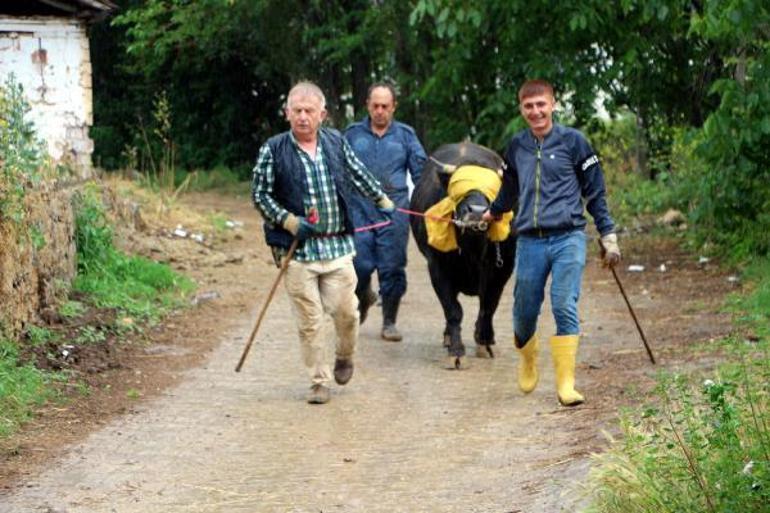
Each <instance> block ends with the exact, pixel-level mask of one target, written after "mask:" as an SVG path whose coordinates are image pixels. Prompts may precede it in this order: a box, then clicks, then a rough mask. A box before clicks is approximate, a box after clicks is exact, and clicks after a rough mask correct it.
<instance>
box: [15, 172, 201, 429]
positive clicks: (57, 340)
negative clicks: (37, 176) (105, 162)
mask: <svg viewBox="0 0 770 513" xmlns="http://www.w3.org/2000/svg"><path fill="white" fill-rule="evenodd" d="M100 198H101V194H100V191H99V189H98V187H97V186H96V185H91V186H88V187H86V188H85V189H84V190H83V191H82V192H81V193H80V195H79V197H78V198H77V201H76V205H77V209H76V230H75V235H76V246H77V264H78V273H77V276H76V278H75V281H74V283H73V286H72V294H71V297H70V299H69V300H68V301H66V302H64V303H63V304H62V305H61V306H60V308H59V311H58V312H57V315H56V317H57V319H53V320H50V323H49V325H46V326H27V328H26V329H25V331H24V333H23V334H22V337H21V338H20V339H19V340H11V339H9V338H8V337H4V338H1V339H0V437H3V436H7V435H8V434H10V433H12V432H13V431H14V430H15V429H16V428H17V427H18V426H19V425H20V424H22V423H23V422H24V421H26V420H27V419H28V418H29V417H30V416H31V415H32V412H34V410H35V408H37V407H39V406H40V405H41V404H44V403H45V402H46V401H48V400H50V399H51V398H53V397H56V396H57V395H58V393H59V391H60V390H63V389H62V388H61V387H60V386H59V385H61V384H66V385H67V386H68V387H70V388H71V389H72V390H74V391H75V392H76V393H80V394H83V393H84V390H85V384H84V381H83V377H84V376H85V375H87V374H89V373H97V372H101V371H103V370H106V369H109V368H111V367H112V366H114V365H116V363H115V361H114V360H115V347H116V346H117V345H118V344H119V343H120V342H121V340H123V339H124V338H125V336H126V335H127V334H129V333H130V332H137V331H141V330H142V329H143V326H146V325H147V324H152V323H155V322H156V321H157V320H159V319H160V318H161V317H163V316H164V315H166V314H167V313H168V312H170V311H171V310H172V309H175V308H178V307H181V306H182V305H184V304H186V303H187V301H186V298H187V296H188V295H189V293H190V292H191V291H192V290H193V288H194V284H193V283H192V282H191V281H190V280H189V279H187V278H185V277H183V276H181V275H179V274H177V273H175V272H174V271H172V270H171V269H170V268H169V267H168V266H167V265H164V264H159V263H156V262H153V261H151V260H148V259H146V258H142V257H137V256H130V255H126V254H124V253H122V252H120V251H118V250H117V249H116V248H115V246H114V245H113V227H112V226H111V225H110V223H109V221H108V219H107V216H106V213H105V210H104V207H103V206H102V204H101V199H100Z"/></svg>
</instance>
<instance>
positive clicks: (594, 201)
mask: <svg viewBox="0 0 770 513" xmlns="http://www.w3.org/2000/svg"><path fill="white" fill-rule="evenodd" d="M555 104H556V102H555V99H554V94H553V87H552V86H551V84H549V83H548V82H546V81H544V80H530V81H527V82H525V83H524V85H522V86H521V88H520V89H519V109H520V111H521V114H522V116H523V117H524V119H525V120H526V121H527V124H528V125H529V128H527V129H525V130H522V131H521V132H519V133H517V134H515V135H514V136H513V138H512V139H511V142H510V143H509V145H508V148H507V149H506V151H505V155H504V160H505V170H504V174H503V186H502V187H501V189H500V192H499V194H498V196H497V198H496V199H495V201H494V202H493V203H492V205H491V206H490V209H489V211H488V212H486V213H485V214H484V217H485V218H486V219H487V220H491V219H493V218H497V217H499V216H500V215H502V213H503V212H505V211H507V210H510V209H511V208H512V207H513V204H514V200H516V199H517V200H518V205H519V209H518V212H517V213H516V220H515V227H516V231H517V234H518V238H517V243H516V271H515V273H516V285H515V287H514V307H513V323H514V343H515V345H516V349H517V350H518V352H519V357H520V358H519V376H518V381H519V387H520V388H521V389H522V391H524V392H525V393H529V392H531V391H532V390H534V388H535V386H536V385H537V381H538V371H537V355H538V352H539V341H538V337H537V333H536V329H537V319H538V316H539V314H540V307H541V306H542V304H543V299H544V294H545V285H546V280H547V279H548V276H549V275H550V276H551V290H550V294H551V307H552V310H553V315H554V319H555V321H556V335H555V336H553V337H551V339H550V342H551V356H552V358H553V362H554V368H555V372H556V386H557V394H558V397H559V401H560V402H561V403H562V404H563V405H565V406H574V405H577V404H580V403H582V402H583V401H584V398H583V396H582V395H581V394H580V393H579V392H578V391H576V390H575V357H576V354H577V348H578V342H579V339H580V325H579V320H578V310H577V304H578V298H579V297H580V286H581V281H582V277H583V269H584V267H585V255H586V235H585V232H584V229H585V226H586V218H585V216H584V215H583V211H584V208H585V210H587V211H588V213H589V214H591V217H592V218H593V220H594V224H595V225H596V229H597V230H598V232H599V235H600V236H601V241H602V245H603V247H604V252H603V253H604V254H603V259H604V263H605V264H606V265H608V266H614V265H615V264H617V263H618V262H619V261H620V249H619V248H618V239H617V235H616V234H615V225H614V223H613V221H612V218H611V217H610V214H609V211H608V209H607V201H606V199H605V194H606V192H605V187H604V176H603V174H602V169H601V167H600V165H599V159H598V158H597V156H596V154H595V153H594V151H593V149H592V148H591V145H590V144H589V143H588V141H587V140H586V138H585V136H583V134H582V133H580V132H579V131H577V130H575V129H573V128H569V127H566V126H562V125H559V124H554V122H553V109H554V107H555Z"/></svg>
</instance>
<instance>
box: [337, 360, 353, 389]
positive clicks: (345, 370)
mask: <svg viewBox="0 0 770 513" xmlns="http://www.w3.org/2000/svg"><path fill="white" fill-rule="evenodd" d="M352 377H353V360H351V359H349V358H348V359H346V360H341V359H339V358H337V359H336V360H335V361H334V381H336V382H337V383H338V384H339V385H344V384H345V383H347V382H348V381H350V378H352Z"/></svg>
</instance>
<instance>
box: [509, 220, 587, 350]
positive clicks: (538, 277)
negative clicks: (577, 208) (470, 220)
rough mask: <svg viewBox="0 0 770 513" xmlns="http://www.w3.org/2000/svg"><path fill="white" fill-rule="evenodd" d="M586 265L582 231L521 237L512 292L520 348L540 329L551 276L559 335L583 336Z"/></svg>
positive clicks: (517, 246)
mask: <svg viewBox="0 0 770 513" xmlns="http://www.w3.org/2000/svg"><path fill="white" fill-rule="evenodd" d="M585 264H586V235H585V233H584V232H583V230H574V231H571V232H566V233H561V234H558V235H552V236H546V237H542V238H539V237H528V236H526V235H519V236H518V239H517V241H516V271H515V272H516V285H515V286H514V290H513V299H514V304H513V330H514V334H515V336H516V345H517V347H522V346H523V345H524V344H525V343H526V342H527V341H528V340H529V339H530V338H532V336H533V335H534V334H535V331H536V330H537V318H538V316H539V315H540V308H541V307H542V305H543V299H544V297H545V285H546V280H547V279H548V275H549V274H550V275H551V309H552V310H553V316H554V320H555V321H556V335H578V334H579V333H580V321H579V319H578V309H577V305H578V299H579V298H580V285H581V281H582V279H583V269H584V268H585Z"/></svg>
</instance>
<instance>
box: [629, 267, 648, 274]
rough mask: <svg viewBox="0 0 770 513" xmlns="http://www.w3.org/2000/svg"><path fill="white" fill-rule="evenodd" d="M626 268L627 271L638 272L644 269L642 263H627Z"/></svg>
mask: <svg viewBox="0 0 770 513" xmlns="http://www.w3.org/2000/svg"><path fill="white" fill-rule="evenodd" d="M628 270H629V272H632V273H640V272H642V271H644V266H643V265H629V266H628Z"/></svg>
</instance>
